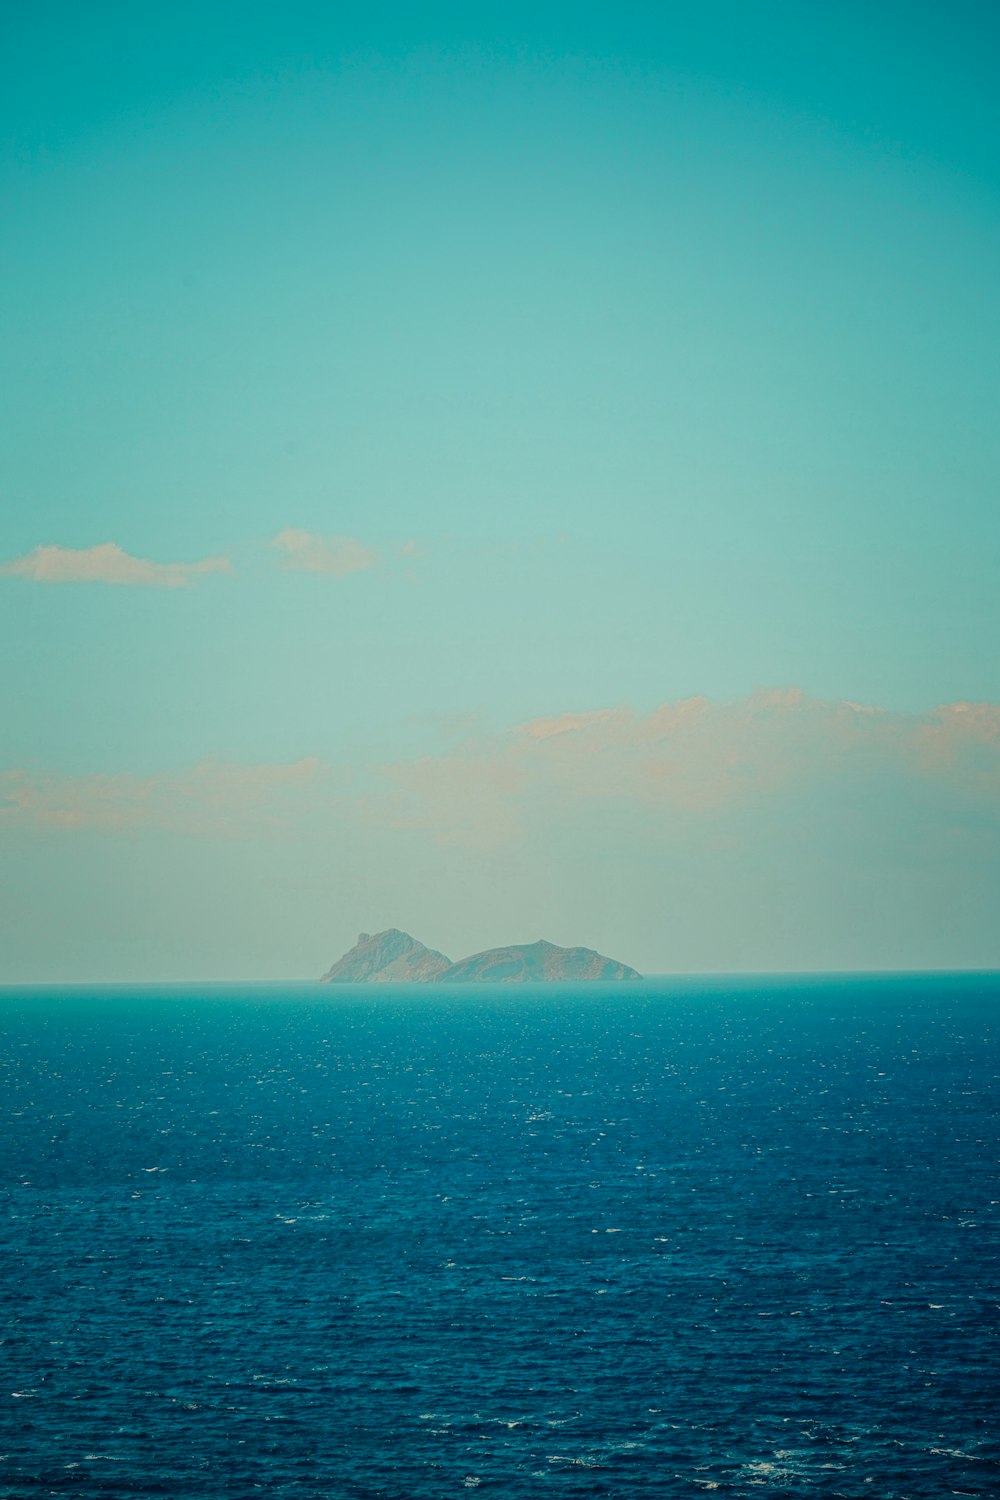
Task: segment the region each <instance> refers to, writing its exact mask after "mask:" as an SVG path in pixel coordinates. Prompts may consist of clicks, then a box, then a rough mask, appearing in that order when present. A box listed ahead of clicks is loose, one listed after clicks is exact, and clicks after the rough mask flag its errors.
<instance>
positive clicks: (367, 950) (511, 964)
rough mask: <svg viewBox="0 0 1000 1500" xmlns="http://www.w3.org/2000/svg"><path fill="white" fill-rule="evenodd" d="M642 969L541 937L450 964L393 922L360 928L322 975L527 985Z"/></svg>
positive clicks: (634, 975)
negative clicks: (373, 929)
mask: <svg viewBox="0 0 1000 1500" xmlns="http://www.w3.org/2000/svg"><path fill="white" fill-rule="evenodd" d="M641 978H642V976H641V974H639V972H638V970H636V969H633V968H630V967H629V965H628V964H622V963H619V962H618V961H617V960H616V959H613V958H605V956H604V954H603V953H596V952H595V951H594V949H593V948H560V947H558V946H557V945H556V944H555V943H547V942H545V941H544V939H540V940H539V941H538V942H537V943H522V944H515V945H513V946H511V947H509V948H487V949H486V950H485V952H483V953H473V954H470V956H469V957H468V958H460V959H459V960H458V962H457V963H452V961H451V959H450V958H446V957H445V955H444V954H443V953H439V952H438V951H437V949H436V948H426V947H425V946H424V944H423V943H420V942H418V941H417V939H416V938H414V937H411V936H410V934H409V933H408V932H401V931H400V930H399V928H398V927H390V928H388V929H387V931H385V932H376V933H370V932H362V933H360V934H359V935H358V940H357V942H356V943H355V945H354V947H353V948H351V949H350V950H349V951H348V952H347V953H345V954H344V956H343V958H338V960H337V962H336V963H335V964H334V965H333V966H332V968H330V969H328V970H327V971H326V973H325V974H324V975H323V978H322V981H321V982H322V983H323V984H432V983H433V984H470V983H479V982H481V981H484V980H486V981H490V982H493V981H499V982H502V983H505V984H526V983H537V982H544V983H548V982H550V981H555V980H577V981H580V980H584V981H591V980H606V979H641Z"/></svg>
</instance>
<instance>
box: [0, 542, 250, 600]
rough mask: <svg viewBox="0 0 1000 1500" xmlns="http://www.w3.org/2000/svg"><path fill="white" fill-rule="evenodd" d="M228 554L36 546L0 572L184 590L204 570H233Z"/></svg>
mask: <svg viewBox="0 0 1000 1500" xmlns="http://www.w3.org/2000/svg"><path fill="white" fill-rule="evenodd" d="M232 571H233V567H232V563H231V562H230V561H229V559H228V558H227V557H205V558H202V559H201V561H200V562H193V563H157V562H150V561H149V560H148V559H147V558H145V557H132V556H131V555H130V554H129V553H128V552H124V551H123V550H122V548H121V547H119V546H118V544H117V542H102V543H101V544H100V545H99V546H97V547H54V546H52V547H36V548H35V549H34V551H32V552H29V553H27V554H26V556H24V557H19V558H17V559H16V560H15V561H14V562H9V563H3V564H0V574H5V575H6V576H7V577H10V578H27V579H30V580H31V581H32V582H33V583H114V584H123V585H128V586H132V587H139V588H161V589H181V588H186V587H187V585H188V584H189V583H191V582H192V580H193V579H195V578H199V577H201V576H202V575H203V574H205V573H231V572H232Z"/></svg>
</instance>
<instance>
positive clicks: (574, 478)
mask: <svg viewBox="0 0 1000 1500" xmlns="http://www.w3.org/2000/svg"><path fill="white" fill-rule="evenodd" d="M998 42H1000V20H998V19H997V17H996V16H994V15H993V14H991V13H990V12H989V11H988V10H986V9H985V8H984V7H982V6H979V5H972V4H958V5H948V6H944V5H943V4H918V5H911V6H907V7H905V8H904V7H903V6H901V5H897V4H894V3H893V4H886V5H883V6H879V7H871V6H861V5H860V4H856V3H851V0H849V3H846V4H844V5H840V6H837V7H829V8H802V7H798V6H793V5H791V4H787V3H779V0H765V3H763V4H761V5H758V6H752V7H751V6H747V5H744V4H737V3H733V0H730V3H723V0H710V3H708V4H700V5H694V4H693V3H687V4H677V5H670V6H662V7H652V6H649V5H625V6H620V7H618V8H616V9H615V10H614V11H613V12H610V11H608V10H607V9H606V8H605V7H599V6H596V5H589V4H583V5H575V6H568V5H561V4H560V5H542V6H533V7H528V6H525V5H521V4H514V5H505V6H503V7H501V6H499V5H492V4H487V5H483V6H479V7H475V8H474V9H472V10H470V9H469V8H467V7H464V8H463V7H458V6H456V5H453V4H430V5H426V6H420V7H416V8H415V7H407V6H402V5H387V4H378V3H376V4H374V5H369V6H366V7H364V8H362V7H355V6H350V5H346V6H339V7H336V8H322V7H317V6H315V5H313V4H307V3H304V0H301V3H297V0H292V3H289V4H287V5H284V6H282V7H280V8H277V9H276V8H275V7H273V6H271V5H265V4H263V3H260V0H250V3H248V4H242V5H240V6H238V7H237V6H236V5H235V4H233V3H217V0H216V3H213V0H208V3H206V4H201V5H199V6H198V7H197V8H195V7H194V6H193V5H192V4H190V3H187V0H184V3H180V4H177V5H174V6H171V7H169V8H167V7H163V6H160V7H156V6H154V7H147V8H144V9H141V10H136V9H135V7H131V6H125V5H124V4H123V3H120V0H112V3H109V4H107V5H105V6H102V7H100V8H99V11H94V10H93V9H91V10H90V12H89V13H88V12H87V11H86V10H84V9H81V8H80V7H77V6H70V5H68V4H65V3H57V4H55V5H53V6H49V7H47V8H46V9H45V12H44V14H43V13H42V12H40V11H38V10H33V9H31V8H30V7H27V6H11V7H8V8H7V10H6V12H5V14H4V16H3V18H2V19H0V82H2V87H0V124H2V130H0V137H2V140H3V146H2V148H0V152H2V154H0V194H2V201H3V205H4V218H5V231H4V235H3V237H2V240H0V272H2V274H0V303H2V306H3V315H4V326H5V329H6V330H7V333H6V338H5V341H4V344H3V347H2V348H0V366H2V369H3V374H4V378H5V389H6V391H7V393H8V395H7V421H6V423H5V425H4V429H3V431H2V432H0V463H2V472H3V478H4V493H5V496H6V497H7V498H6V504H5V506H4V509H3V515H2V522H0V629H2V630H3V633H4V639H5V640H6V641H7V642H8V650H7V651H6V652H5V653H4V657H3V661H2V665H0V688H2V694H3V702H4V705H5V709H6V712H5V713H4V714H3V716H2V719H0V892H2V900H3V910H4V918H3V920H2V924H0V982H29V981H38V982H48V981H81V982H82V981H86V980H87V979H95V980H109V981H110V980H114V979H116V978H121V979H127V980H135V979H136V978H138V977H141V976H148V977H149V978H150V979H153V980H164V981H166V980H172V979H176V980H183V979H185V978H200V979H211V978H218V979H235V980H240V979H250V978H254V977H255V976H260V975H268V976H274V977H278V976H280V975H282V974H287V975H288V976H290V977H299V976H308V975H311V974H319V973H321V972H322V971H323V969H324V968H325V967H326V966H327V964H328V963H329V962H330V959H331V957H332V956H333V955H335V954H336V953H338V952H341V951H343V950H344V949H346V948H347V947H348V946H349V944H350V943H351V941H352V940H353V937H354V934H356V933H357V932H358V931H359V929H364V930H372V931H374V930H375V929H377V928H380V927H381V928H384V927H388V926H390V925H398V926H400V927H402V928H404V929H406V930H407V931H411V932H416V933H421V932H428V933H433V934H435V935H436V938H437V939H438V940H440V942H441V944H442V946H443V948H444V949H445V951H447V952H449V953H452V952H457V953H471V952H475V951H477V950H481V949H483V948H486V947H488V946H489V945H490V943H491V942H492V941H494V940H495V938H496V935H497V934H502V933H514V934H516V933H518V932H528V933H533V932H536V931H544V932H545V934H546V936H547V937H549V938H551V939H552V940H553V941H554V942H556V943H559V944H560V945H565V946H573V945H576V944H585V945H587V946H592V947H594V948H597V949H598V950H600V951H601V952H603V953H611V954H615V955H620V956H622V957H623V958H624V959H626V960H627V961H628V962H629V963H630V964H635V966H636V967H637V968H639V969H640V970H642V971H643V972H652V973H663V972H668V973H670V972H677V971H709V972H724V971H740V970H744V971H751V970H752V971H758V972H769V971H775V970H799V971H810V970H816V971H823V970H830V969H847V970H858V969H865V968H873V969H920V968H953V967H954V968H966V967H972V968H976V967H979V968H991V967H998V966H1000V930H998V927H997V923H996V917H995V914H996V911H997V909H998V904H1000V654H998V652H997V649H996V642H997V639H998V638H1000V618H998V615H1000V610H998V605H997V600H998V598H1000V507H998V505H997V500H996V497H997V493H998V479H1000V472H998V471H1000V455H998V450H997V445H996V440H995V425H996V391H997V389H998V376H1000V368H998V366H1000V337H998V333H1000V329H998V322H1000V319H998V312H1000V287H998V281H997V277H996V265H997V251H998V238H1000V236H998V227H1000V215H998V206H1000V98H998V95H997V91H996V86H995V80H996V76H997V66H998V63H1000V46H998Z"/></svg>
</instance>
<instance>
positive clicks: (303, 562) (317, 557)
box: [271, 526, 380, 578]
mask: <svg viewBox="0 0 1000 1500" xmlns="http://www.w3.org/2000/svg"><path fill="white" fill-rule="evenodd" d="M271 546H272V547H275V548H277V550H278V551H279V552H283V553H284V557H285V562H284V566H285V567H286V568H289V569H292V570H294V571H296V572H300V573H327V574H329V575H330V577H332V578H345V577H346V576H347V575H348V574H349V573H364V572H366V571H367V570H368V569H369V568H374V567H375V566H376V565H377V564H378V562H379V561H380V559H379V554H378V553H377V552H376V550H375V548H374V547H369V546H367V544H366V543H365V542H360V541H358V540H357V538H356V537H352V536H336V535H327V536H321V535H319V534H318V533H317V532H315V531H302V530H300V529H298V528H296V527H293V526H286V527H285V530H284V531H279V532H278V535H277V536H276V537H275V538H274V539H273V541H272V542H271Z"/></svg>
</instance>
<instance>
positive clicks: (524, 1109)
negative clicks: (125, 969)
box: [0, 976, 1000, 1500]
mask: <svg viewBox="0 0 1000 1500" xmlns="http://www.w3.org/2000/svg"><path fill="white" fill-rule="evenodd" d="M998 1000H1000V982H998V981H997V979H996V978H992V979H991V978H984V977H982V976H979V977H976V976H964V977H950V978H944V977H934V978H931V977H918V978H906V979H900V978H893V979H887V978H881V979H860V980H845V979H837V980H824V981H817V980H810V981H796V980H789V979H783V980H775V981H764V980H759V979H758V980H754V981H750V980H740V981H734V982H723V981H712V982H709V981H703V982H688V983H683V984H682V983H679V982H666V981H664V982H662V983H658V982H655V981H647V982H644V983H643V984H641V985H627V986H625V985H623V986H608V987H604V988H598V987H592V988H589V989H586V990H572V989H564V988H562V987H558V988H555V987H548V988H538V989H526V990H523V991H522V990H508V989H502V990H501V989H497V988H492V989H486V988H471V987H470V988H467V989H460V990H456V989H449V990H447V991H445V990H444V989H441V990H434V989H433V988H429V987H423V988H421V989H406V990H403V989H400V990H393V991H388V992H385V991H381V992H380V991H379V990H377V989H368V990H365V989H357V990H329V989H321V988H319V987H299V988H288V989H285V990H277V989H268V990H264V989H256V990H254V989H247V990H242V991H240V990H235V989H225V990H223V989H208V990H196V989H173V990H135V991H124V990H118V991H112V992H103V993H102V992H98V991H86V992H84V991H73V992H70V991H65V990H63V991H59V992H56V991H49V992H41V991H33V992H24V993H17V992H14V991H11V990H8V991H5V992H0V1025H2V1047H0V1090H2V1093H0V1102H2V1109H3V1116H2V1118H3V1132H2V1144H0V1169H2V1182H0V1187H2V1198H0V1239H2V1243H0V1300H2V1323H3V1326H2V1338H3V1342H2V1344H0V1495H2V1497H3V1500H21V1497H28V1496H30V1497H42V1496H49V1495H77V1496H81V1497H87V1500H90V1497H105V1496H107V1497H111V1496H115V1497H118V1500H123V1497H129V1496H145V1495H154V1494H158V1495H167V1496H171V1497H174V1500H181V1497H185V1496H189V1495H204V1496H229V1495H252V1494H256V1493H261V1492H262V1493H266V1494H267V1495H268V1496H274V1497H286V1496H287V1497H291V1496H294V1497H296V1500H320V1497H322V1500H339V1497H344V1500H348V1497H350V1500H354V1497H375V1496H385V1497H392V1500H442V1497H447V1496H451V1495H457V1494H459V1493H461V1492H464V1491H466V1490H472V1489H481V1490H482V1491H483V1492H484V1493H486V1492H491V1493H494V1494H497V1495H503V1496H509V1497H512V1500H517V1497H522V1496H546V1495H550V1494H551V1495H565V1496H567V1497H572V1496H581V1497H582V1496H599V1495H607V1496H614V1497H616V1500H628V1497H631V1496H646V1495H650V1496H652V1495H664V1496H672V1495H695V1494H698V1493H701V1492H703V1491H716V1490H717V1491H721V1492H724V1493H727V1494H730V1495H748V1496H750V1495H760V1496H766V1495H772V1496H776V1495H796V1494H799V1493H803V1494H804V1493H813V1494H816V1495H821V1496H834V1497H835V1496H846V1497H850V1500H857V1497H859V1496H863V1495H873V1496H877V1497H879V1500H893V1497H905V1496H909V1497H928V1500H930V1497H933V1500H939V1497H941V1496H947V1495H952V1494H957V1495H977V1496H990V1495H997V1494H998V1493H1000V1446H998V1443H997V1432H996V1419H995V1415H994V1409H995V1406H996V1396H995V1393H996V1389H997V1386H998V1371H997V1348H998V1340H997V1330H998V1311H997V1304H998V1300H1000V1296H998V1260H997V1223H998V1200H1000V1176H998V1165H997V1163H998V1149H997V1145H998V1142H997V1113H996V1103H997V1101H996V1092H995V1090H996V1084H997V1076H998V1060H1000V1048H998V1027H997V1002H998Z"/></svg>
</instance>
